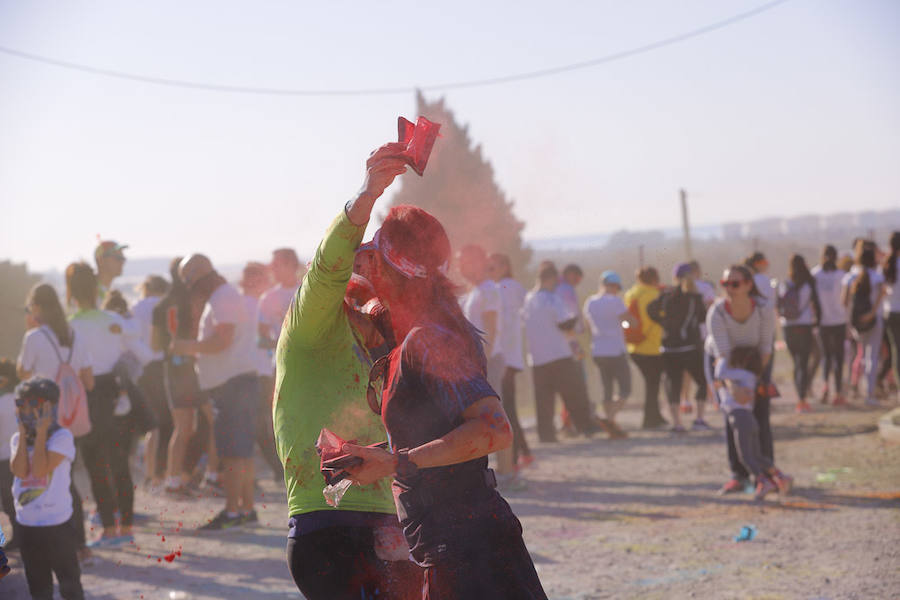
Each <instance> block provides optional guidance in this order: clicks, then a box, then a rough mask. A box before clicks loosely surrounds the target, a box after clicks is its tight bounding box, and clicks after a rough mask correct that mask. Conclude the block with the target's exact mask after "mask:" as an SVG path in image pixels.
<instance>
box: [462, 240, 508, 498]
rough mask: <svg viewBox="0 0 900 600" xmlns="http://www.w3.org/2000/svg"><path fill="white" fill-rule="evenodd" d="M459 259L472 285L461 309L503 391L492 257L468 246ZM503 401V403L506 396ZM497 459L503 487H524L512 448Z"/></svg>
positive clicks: (494, 380) (498, 308) (499, 307)
mask: <svg viewBox="0 0 900 600" xmlns="http://www.w3.org/2000/svg"><path fill="white" fill-rule="evenodd" d="M457 260H458V261H459V272H460V274H461V275H462V276H463V278H464V279H465V280H466V281H467V282H468V283H469V286H470V287H469V291H468V292H466V294H465V295H464V296H463V297H462V298H461V299H460V306H461V307H462V311H463V314H464V315H465V316H466V319H468V320H469V322H470V323H472V325H474V326H475V328H476V329H477V330H478V331H480V332H481V334H482V335H483V336H484V354H485V356H486V357H487V380H488V383H489V384H490V385H491V387H492V388H494V389H495V390H501V389H502V386H503V373H504V371H505V370H506V362H505V361H504V358H503V348H502V347H501V346H500V337H501V335H502V330H501V327H502V320H501V319H502V312H501V311H502V304H501V301H500V290H499V289H498V288H497V284H496V283H494V281H493V280H492V279H491V278H490V277H488V257H487V253H486V252H485V251H484V248H482V247H481V246H478V245H476V244H467V245H465V246H463V247H462V248H460V250H459V254H458V255H457ZM501 396H502V393H501ZM500 400H501V402H502V401H503V399H502V397H501V399H500ZM514 435H515V434H514ZM495 457H496V459H497V476H498V484H499V485H500V487H501V488H505V489H507V490H508V489H510V488H511V487H521V485H522V484H521V482H520V481H519V480H517V479H516V469H515V462H514V455H513V450H512V447H511V446H510V447H509V448H505V449H504V450H501V451H500V452H497V453H496V454H495Z"/></svg>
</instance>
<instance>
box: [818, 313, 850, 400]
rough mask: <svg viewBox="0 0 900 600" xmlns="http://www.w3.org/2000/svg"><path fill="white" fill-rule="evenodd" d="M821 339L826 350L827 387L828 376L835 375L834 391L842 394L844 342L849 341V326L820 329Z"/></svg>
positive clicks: (825, 372) (823, 327)
mask: <svg viewBox="0 0 900 600" xmlns="http://www.w3.org/2000/svg"><path fill="white" fill-rule="evenodd" d="M819 337H820V338H821V339H822V347H823V348H824V350H825V368H824V370H823V371H822V372H823V374H824V375H825V385H828V376H829V375H830V374H832V373H834V389H835V391H836V392H837V393H838V394H840V393H841V390H842V389H843V387H842V384H843V381H844V340H846V339H847V325H846V324H844V323H842V324H840V325H827V326H820V327H819Z"/></svg>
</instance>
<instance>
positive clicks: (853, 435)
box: [0, 400, 900, 600]
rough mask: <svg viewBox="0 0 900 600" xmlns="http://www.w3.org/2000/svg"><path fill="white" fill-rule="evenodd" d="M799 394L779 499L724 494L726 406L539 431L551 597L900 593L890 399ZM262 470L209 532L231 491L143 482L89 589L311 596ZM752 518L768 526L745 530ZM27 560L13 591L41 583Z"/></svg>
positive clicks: (537, 467) (540, 521)
mask: <svg viewBox="0 0 900 600" xmlns="http://www.w3.org/2000/svg"><path fill="white" fill-rule="evenodd" d="M790 406H791V402H790V401H789V400H783V401H779V402H778V404H777V405H776V412H775V414H774V416H773V424H774V427H775V439H776V458H777V462H778V464H779V466H781V468H782V469H783V470H786V471H788V472H790V473H792V474H793V475H794V476H795V477H796V487H795V490H794V491H793V492H792V493H791V495H790V496H789V497H788V498H782V499H772V500H767V501H766V502H764V503H756V502H754V501H753V500H752V497H751V496H749V495H743V494H741V495H738V496H731V497H726V498H721V497H719V496H717V495H716V489H717V488H718V486H719V485H720V484H721V483H722V482H723V481H724V479H725V477H726V476H727V469H726V465H725V448H724V441H723V432H722V428H721V424H720V421H721V418H720V417H719V416H718V415H716V414H714V415H711V419H710V420H711V421H713V422H714V423H715V424H716V428H715V429H714V430H713V431H710V432H705V433H690V434H687V435H682V436H673V435H672V434H669V433H667V432H639V431H635V429H636V426H637V423H638V418H639V414H638V412H637V409H636V408H631V409H629V410H626V411H625V412H624V413H623V415H622V419H621V420H622V422H623V424H624V425H625V427H626V429H629V430H630V431H631V432H632V435H631V437H630V438H629V439H627V440H623V441H617V442H612V441H609V440H605V439H598V440H591V441H587V440H564V441H563V442H561V443H560V444H558V445H554V446H536V456H537V461H536V462H535V464H534V465H533V466H532V467H531V468H529V469H528V470H527V471H526V472H525V475H526V478H527V480H528V482H529V487H528V489H526V490H525V491H522V492H517V493H512V494H508V495H507V497H508V499H509V501H510V503H511V504H512V506H513V509H514V510H515V511H516V513H517V514H518V515H519V517H520V518H521V520H522V523H523V525H524V528H525V537H526V542H527V544H528V547H529V549H530V550H531V552H532V555H533V556H534V560H535V563H536V565H537V568H538V572H539V573H540V575H541V579H542V581H543V582H544V586H545V589H546V590H547V592H548V595H549V596H550V598H552V599H553V600H575V599H579V600H582V599H593V598H768V599H775V598H806V599H813V598H879V599H880V598H891V597H898V595H900V591H898V590H900V510H898V508H900V446H890V445H887V444H885V443H884V442H883V441H881V439H880V438H879V437H878V434H877V433H876V422H877V419H878V416H879V415H880V414H881V412H883V411H881V412H869V411H862V410H852V409H851V410H843V411H839V412H838V411H834V410H832V409H829V408H822V407H816V412H815V413H814V414H810V415H795V414H793V413H792V412H791V411H790ZM528 435H529V436H531V437H533V435H534V434H533V431H531V432H529V434H528ZM535 444H536V441H535ZM261 485H262V488H263V491H262V495H261V496H260V497H259V503H260V504H259V506H258V508H259V512H260V517H261V522H260V523H259V524H258V525H257V526H254V527H244V528H241V529H239V530H234V531H227V532H222V533H204V534H200V533H198V532H196V531H194V530H195V528H196V527H197V526H198V525H200V524H202V523H203V522H205V520H206V519H208V518H210V517H211V516H212V515H213V514H214V513H215V512H216V511H217V510H218V509H219V508H220V506H221V500H220V499H218V498H212V499H211V500H212V501H203V500H201V501H184V502H173V501H170V500H162V499H160V498H156V497H149V496H148V495H147V494H146V493H144V492H143V491H141V490H139V491H138V495H137V504H136V507H137V510H138V512H139V513H140V514H142V515H145V516H146V518H145V519H144V520H143V521H142V522H141V523H139V524H138V532H137V535H136V537H137V544H136V546H134V547H131V548H125V549H120V550H103V551H98V552H97V560H96V563H95V564H94V565H93V566H89V567H87V568H86V569H85V570H84V573H83V576H82V582H83V584H84V587H85V590H86V591H87V594H88V597H89V598H98V599H111V598H147V599H166V598H173V599H174V598H190V599H192V600H200V599H211V598H241V599H245V598H246V599H250V598H263V599H265V598H289V597H290V598H297V597H299V594H298V593H297V592H296V589H295V588H294V586H293V583H292V582H291V579H290V576H289V574H288V572H287V568H286V566H285V562H284V541H285V540H284V535H285V533H286V525H287V516H286V514H285V511H286V507H285V502H284V498H283V492H282V491H281V489H280V486H279V485H278V484H276V483H275V482H273V481H271V480H263V481H262V482H261ZM82 489H87V487H86V486H85V487H83V488H82ZM0 519H2V523H3V526H4V529H6V527H7V523H6V520H5V516H0ZM744 525H753V526H755V527H756V528H757V534H756V537H755V539H753V540H752V541H749V542H742V543H737V542H735V541H734V537H735V536H736V535H737V534H738V533H739V531H740V529H741V527H742V526H744ZM176 550H180V551H181V555H180V556H177V555H175V556H174V559H173V560H172V561H171V562H168V561H167V560H166V556H167V555H169V556H170V557H172V554H171V553H173V552H175V551H176ZM11 559H12V560H11V566H12V567H13V569H14V572H13V574H11V575H10V576H8V577H6V578H5V579H4V580H2V581H0V597H2V598H3V600H14V599H17V598H23V599H24V598H27V597H28V594H27V592H26V591H25V583H24V576H23V574H22V570H21V563H20V562H19V561H18V555H16V554H13V555H12V557H11ZM892 590H893V591H892ZM173 591H174V592H176V593H175V594H171V592H173ZM178 592H182V593H183V595H179V593H178Z"/></svg>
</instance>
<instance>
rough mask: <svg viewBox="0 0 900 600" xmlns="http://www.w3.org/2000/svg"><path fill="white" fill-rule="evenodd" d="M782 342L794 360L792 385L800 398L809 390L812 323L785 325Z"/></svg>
mask: <svg viewBox="0 0 900 600" xmlns="http://www.w3.org/2000/svg"><path fill="white" fill-rule="evenodd" d="M783 330H784V342H785V343H786V344H787V347H788V351H789V352H790V353H791V360H792V361H793V362H794V386H795V387H796V388H797V395H798V396H800V399H801V400H805V399H806V394H807V393H808V392H809V355H810V353H811V352H812V346H813V332H812V330H813V326H812V325H786V326H785V327H784V328H783Z"/></svg>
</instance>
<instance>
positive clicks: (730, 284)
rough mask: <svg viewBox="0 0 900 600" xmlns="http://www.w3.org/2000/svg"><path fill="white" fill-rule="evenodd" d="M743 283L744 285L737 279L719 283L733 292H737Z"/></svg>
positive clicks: (724, 280)
mask: <svg viewBox="0 0 900 600" xmlns="http://www.w3.org/2000/svg"><path fill="white" fill-rule="evenodd" d="M743 283H744V281H743V280H740V281H738V280H737V279H723V280H722V281H720V282H719V284H720V285H721V286H722V287H723V288H725V289H728V288H731V289H733V290H736V289H738V288H739V287H741V285H742V284H743Z"/></svg>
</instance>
